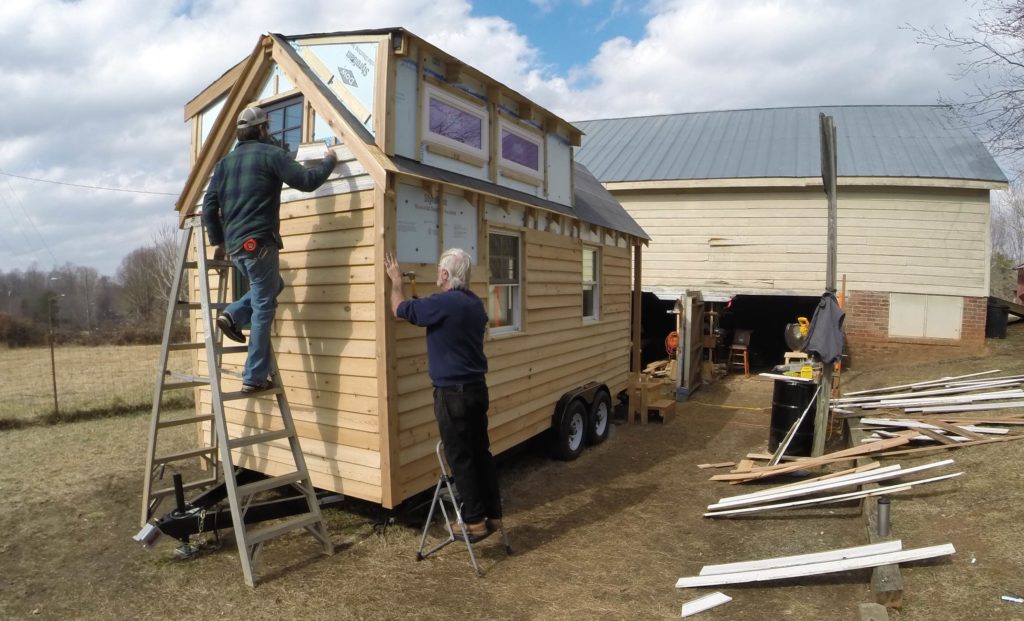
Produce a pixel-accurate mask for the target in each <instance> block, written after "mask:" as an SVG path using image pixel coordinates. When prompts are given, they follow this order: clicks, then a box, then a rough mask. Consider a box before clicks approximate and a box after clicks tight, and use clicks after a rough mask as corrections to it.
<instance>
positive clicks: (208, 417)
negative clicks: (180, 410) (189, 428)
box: [157, 414, 213, 429]
mask: <svg viewBox="0 0 1024 621" xmlns="http://www.w3.org/2000/svg"><path fill="white" fill-rule="evenodd" d="M212 420H213V414H201V415H199V416H185V417H183V418H175V419H171V420H162V421H160V422H159V423H157V427H159V428H160V429H166V428H168V427H177V426H179V425H189V424H194V423H208V422H211V421H212Z"/></svg>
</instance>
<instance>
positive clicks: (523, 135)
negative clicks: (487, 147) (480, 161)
mask: <svg viewBox="0 0 1024 621" xmlns="http://www.w3.org/2000/svg"><path fill="white" fill-rule="evenodd" d="M499 126H500V132H501V153H500V156H501V157H500V159H499V163H500V165H501V167H502V168H503V169H505V170H507V171H509V172H513V173H519V174H521V175H527V176H528V177H531V178H534V179H542V178H543V176H544V173H543V168H542V167H543V165H544V149H543V144H542V138H541V136H540V135H539V134H534V133H533V132H531V131H529V130H527V129H524V128H522V127H520V126H518V125H513V124H512V123H508V122H506V121H505V120H504V119H502V120H501V122H500V123H499Z"/></svg>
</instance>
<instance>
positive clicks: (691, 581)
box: [676, 543, 956, 589]
mask: <svg viewBox="0 0 1024 621" xmlns="http://www.w3.org/2000/svg"><path fill="white" fill-rule="evenodd" d="M955 553H956V548H954V547H953V544H951V543H945V544H942V545H937V546H928V547H926V548H915V549H913V550H900V551H899V552H888V553H886V554H875V555H873V556H864V557H860V558H850V559H842V560H839V561H825V562H822V563H809V564H807V565H797V566H795V567H779V568H775V569H765V570H762V571H741V572H738V573H732V574H721V575H717V576H690V577H686V578H680V579H679V580H677V581H676V588H677V589H682V588H692V587H705V586H714V585H718V584H742V583H746V582H764V581H768V580H784V579H787V578H798V577H800V576H817V575H821V574H828V573H835V572H839V571H850V570H853V569H864V568H867V567H877V566H878V565H888V564H891V563H907V562H911V561H921V560H925V559H929V558H936V557H939V556H948V555H950V554H955Z"/></svg>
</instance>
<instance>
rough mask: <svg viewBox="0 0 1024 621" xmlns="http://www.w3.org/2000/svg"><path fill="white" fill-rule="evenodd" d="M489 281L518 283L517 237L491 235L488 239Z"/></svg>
mask: <svg viewBox="0 0 1024 621" xmlns="http://www.w3.org/2000/svg"><path fill="white" fill-rule="evenodd" d="M489 250H490V252H489V255H488V256H489V261H488V266H489V267H490V271H491V273H490V281H491V283H492V284H503V285H507V284H519V238H518V237H513V236H511V235H493V234H492V235H491V236H490V240H489Z"/></svg>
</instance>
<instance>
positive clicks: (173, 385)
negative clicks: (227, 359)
mask: <svg viewBox="0 0 1024 621" xmlns="http://www.w3.org/2000/svg"><path fill="white" fill-rule="evenodd" d="M209 385H210V380H205V381H204V380H195V381H192V382H165V383H164V388H163V389H164V390H181V389H182V388H196V387H198V386H209Z"/></svg>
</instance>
